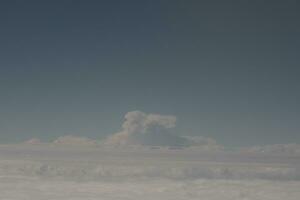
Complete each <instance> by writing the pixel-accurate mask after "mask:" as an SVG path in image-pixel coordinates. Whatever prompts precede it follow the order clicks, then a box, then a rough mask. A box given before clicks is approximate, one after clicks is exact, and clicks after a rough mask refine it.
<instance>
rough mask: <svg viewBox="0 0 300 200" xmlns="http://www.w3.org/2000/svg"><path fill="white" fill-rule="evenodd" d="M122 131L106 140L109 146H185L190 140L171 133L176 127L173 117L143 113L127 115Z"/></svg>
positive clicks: (129, 113)
mask: <svg viewBox="0 0 300 200" xmlns="http://www.w3.org/2000/svg"><path fill="white" fill-rule="evenodd" d="M124 118H125V121H124V123H123V125H122V130H121V131H120V132H118V133H115V134H113V135H112V136H110V137H109V138H108V139H107V140H106V142H105V143H106V144H108V145H151V146H185V145H187V144H188V139H186V138H184V137H181V136H177V135H174V134H172V133H170V132H169V130H170V129H171V128H174V127H175V125H176V117H175V116H173V115H160V114H146V113H144V112H141V111H132V112H128V113H127V114H126V115H125V117H124Z"/></svg>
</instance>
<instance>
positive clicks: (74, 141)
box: [53, 135, 97, 146]
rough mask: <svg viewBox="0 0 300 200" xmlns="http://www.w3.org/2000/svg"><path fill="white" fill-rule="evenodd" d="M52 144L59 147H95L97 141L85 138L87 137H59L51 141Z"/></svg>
mask: <svg viewBox="0 0 300 200" xmlns="http://www.w3.org/2000/svg"><path fill="white" fill-rule="evenodd" d="M53 143H54V144H59V145H80V146H92V145H96V144H97V141H96V140H93V139H90V138H87V137H79V136H74V135H66V136H60V137H58V138H57V139H56V140H54V141H53Z"/></svg>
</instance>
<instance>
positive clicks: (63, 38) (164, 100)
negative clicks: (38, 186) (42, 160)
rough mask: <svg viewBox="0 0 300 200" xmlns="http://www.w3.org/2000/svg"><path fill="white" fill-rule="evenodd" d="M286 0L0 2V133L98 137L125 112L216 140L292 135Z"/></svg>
mask: <svg viewBox="0 0 300 200" xmlns="http://www.w3.org/2000/svg"><path fill="white" fill-rule="evenodd" d="M298 11H299V4H298V3H297V2H296V1H292V0H290V1H251V2H250V1H243V2H240V1H226V2H224V1H201V2H198V1H85V2H83V1H75V0H73V1H71V0H68V1H67V0H63V1H48V2H46V1H43V2H42V1H1V2H0V25H1V28H0V29H1V31H0V43H1V46H0V95H1V98H0V110H1V113H0V140H1V141H3V142H4V143H5V142H16V141H20V140H23V139H28V138H30V137H40V138H42V139H45V140H50V139H53V138H55V137H57V136H60V135H63V134H75V135H83V136H88V137H93V138H103V137H105V136H107V135H109V134H111V133H115V132H117V131H118V130H120V129H121V127H120V126H121V124H122V121H123V116H124V114H125V113H127V112H128V111H132V110H141V111H145V112H147V113H161V114H171V115H175V116H177V118H178V123H177V127H176V128H175V129H174V130H173V131H174V133H175V134H182V135H203V136H209V137H213V138H215V139H216V140H217V141H219V142H220V143H223V144H225V145H233V146H239V145H254V144H274V143H289V142H297V143H299V142H300V134H299V130H300V125H299V124H300V123H299V119H300V108H299V100H300V93H299V91H300V90H299V89H300V81H299V75H300V70H299V69H298V68H299V56H298V53H297V52H299V50H300V40H299V33H300V26H299V17H300V16H299V12H298Z"/></svg>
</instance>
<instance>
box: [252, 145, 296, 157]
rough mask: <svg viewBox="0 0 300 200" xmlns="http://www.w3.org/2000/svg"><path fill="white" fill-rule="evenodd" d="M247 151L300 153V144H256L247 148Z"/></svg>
mask: <svg viewBox="0 0 300 200" xmlns="http://www.w3.org/2000/svg"><path fill="white" fill-rule="evenodd" d="M246 151H248V152H253V153H269V154H288V155H300V144H273V145H265V146H254V147H250V148H247V149H246Z"/></svg>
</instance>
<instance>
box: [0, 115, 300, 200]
mask: <svg viewBox="0 0 300 200" xmlns="http://www.w3.org/2000/svg"><path fill="white" fill-rule="evenodd" d="M175 125H176V117H175V116H171V115H159V114H147V113H144V112H141V111H133V112H129V113H127V114H126V115H125V117H124V123H123V125H122V128H121V130H120V131H119V132H117V133H114V134H111V135H109V136H108V137H107V138H106V139H105V140H102V141H98V140H95V139H90V138H87V137H82V136H74V135H63V136H60V137H58V138H57V139H55V140H53V141H52V142H42V141H41V140H40V139H38V138H32V139H29V140H27V141H25V142H24V143H21V144H2V145H0V200H96V199H97V200H99V199H103V200H112V199H122V200H123V199H125V200H126V199H133V200H135V199H136V200H138V199H145V200H148V199H149V200H150V199H151V200H152V199H161V200H165V199H166V200H167V199H170V200H171V199H172V200H176V199H182V200H183V199H185V200H186V199H187V200H189V199H195V200H196V199H197V200H199V199H207V200H219V199H222V200H227V199H228V200H229V199H230V200H235V199H236V200H268V199H270V200H276V199H278V200H279V199H280V200H282V199H285V200H296V199H297V200H298V199H300V190H299V188H300V146H299V145H298V144H275V145H266V146H255V147H247V148H240V149H235V150H230V151H229V150H226V148H224V147H223V146H222V145H221V144H219V143H218V142H217V141H216V140H214V139H212V138H207V137H202V136H197V137H191V136H181V135H175V134H172V131H171V130H172V128H173V127H175Z"/></svg>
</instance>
